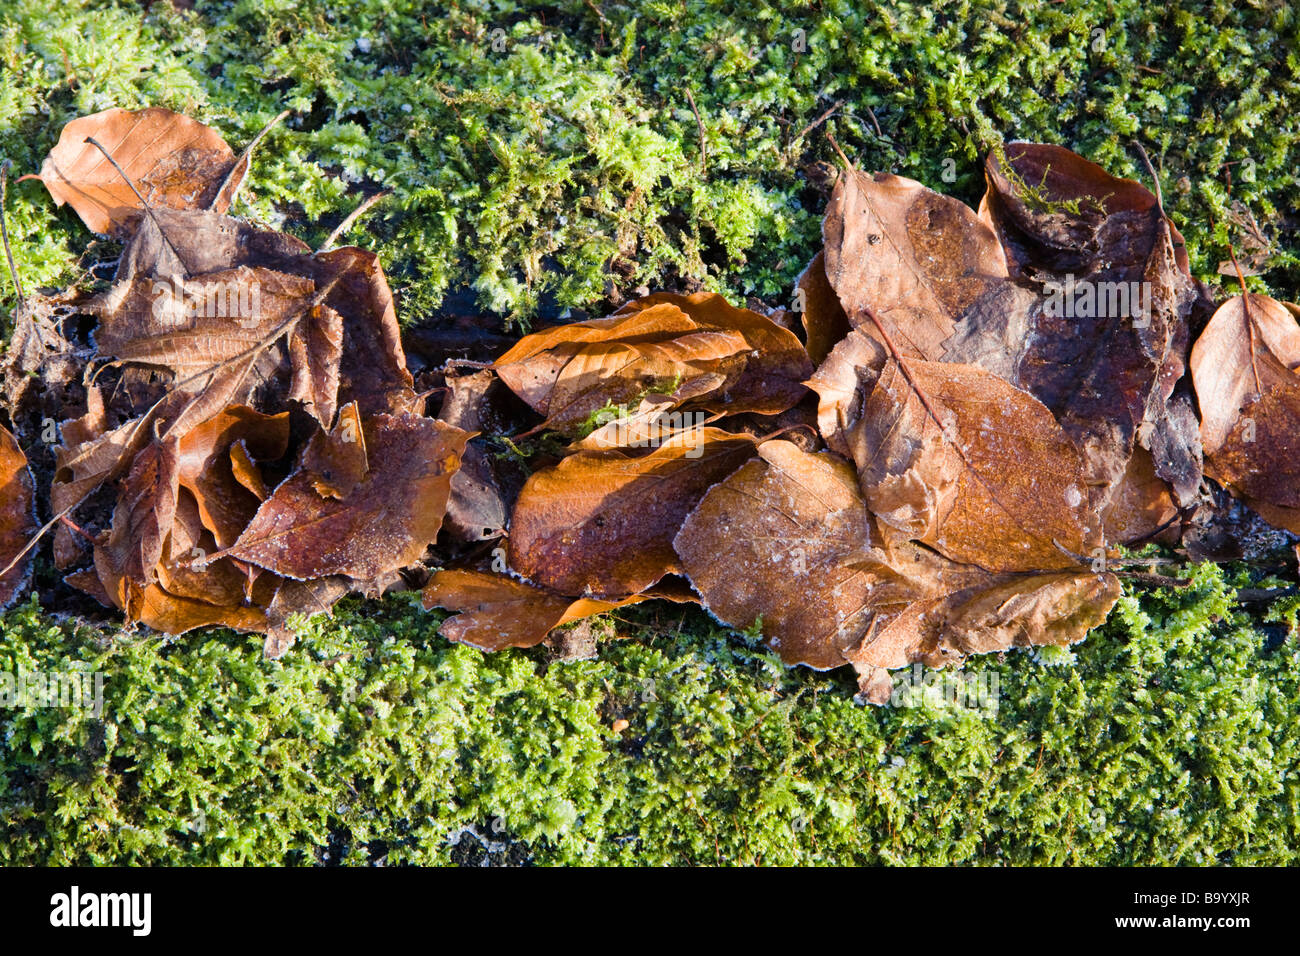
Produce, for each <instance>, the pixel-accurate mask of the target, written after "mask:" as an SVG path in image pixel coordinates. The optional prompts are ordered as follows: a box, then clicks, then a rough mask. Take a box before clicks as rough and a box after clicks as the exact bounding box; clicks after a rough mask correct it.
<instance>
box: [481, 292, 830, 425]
mask: <svg viewBox="0 0 1300 956" xmlns="http://www.w3.org/2000/svg"><path fill="white" fill-rule="evenodd" d="M495 368H496V371H497V374H498V375H499V376H500V377H501V380H502V381H503V382H505V383H506V385H507V386H509V388H510V389H511V390H512V391H514V392H515V394H517V395H518V396H519V397H520V398H522V399H523V400H524V401H526V402H527V403H528V404H529V405H530V406H532V407H533V408H534V409H535V410H536V411H537V412H538V413H540V414H542V415H545V416H546V423H545V424H546V425H547V427H550V428H554V429H556V430H561V431H570V430H574V429H575V428H576V427H577V426H579V425H581V424H583V423H585V422H587V421H588V420H589V419H590V417H591V416H592V414H593V413H595V412H597V411H599V410H601V409H603V408H606V407H608V406H611V405H613V406H617V405H624V404H637V403H639V402H640V400H641V399H642V398H643V397H644V396H645V395H647V394H648V393H652V392H661V393H663V394H665V395H667V396H668V397H669V398H670V399H671V400H672V402H673V404H674V406H687V407H692V408H704V409H708V410H710V411H719V412H726V413H729V414H730V413H738V412H749V411H756V412H764V413H776V412H780V411H784V410H785V409H787V408H789V407H790V406H792V405H794V404H795V403H796V402H798V400H799V399H800V398H801V397H802V396H803V395H804V394H805V390H804V388H803V386H802V385H801V384H800V382H801V380H802V378H805V377H807V374H808V373H809V372H811V364H810V363H809V362H808V358H807V355H806V353H805V352H804V349H803V346H802V345H800V344H799V340H798V339H797V338H795V337H794V335H793V334H792V333H791V332H789V331H788V330H786V329H782V328H781V327H780V326H778V325H776V324H775V323H774V322H772V320H771V319H769V318H767V317H766V316H762V315H759V314H758V313H756V312H751V311H749V310H748V309H737V308H734V307H732V306H730V305H728V304H727V303H726V302H725V300H723V299H722V298H721V296H714V295H707V294H697V295H694V296H674V295H668V294H666V293H663V294H659V295H652V296H648V297H646V298H644V299H640V300H638V301H636V302H632V303H629V304H628V305H626V306H624V308H623V309H622V310H621V311H620V312H617V313H615V314H614V315H612V316H610V317H608V318H604V319H595V320H592V321H589V322H575V323H573V324H571V325H562V326H558V327H556V328H553V329H548V330H546V331H544V332H539V333H535V334H533V335H529V336H525V337H524V338H523V339H522V340H520V342H519V343H518V344H517V345H516V346H515V347H514V348H512V349H510V350H509V351H508V352H506V354H505V355H503V356H501V358H499V359H498V360H497V362H496V365H495Z"/></svg>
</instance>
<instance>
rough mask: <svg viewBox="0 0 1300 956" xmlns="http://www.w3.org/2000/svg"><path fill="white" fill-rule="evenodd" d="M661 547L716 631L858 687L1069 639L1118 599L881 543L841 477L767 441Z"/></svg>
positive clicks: (1093, 588) (1107, 582)
mask: <svg viewBox="0 0 1300 956" xmlns="http://www.w3.org/2000/svg"><path fill="white" fill-rule="evenodd" d="M674 544H675V547H676V549H677V552H678V554H679V555H680V556H681V560H682V566H683V568H684V570H685V572H686V574H687V575H688V577H689V578H690V580H691V582H692V583H693V584H694V586H695V588H696V590H697V591H699V593H700V596H701V598H702V599H703V601H704V603H705V606H706V607H707V608H708V609H709V610H710V611H712V613H713V614H715V615H716V616H717V617H718V618H719V619H720V620H722V621H724V622H725V623H728V624H731V625H732V626H735V627H749V626H751V625H753V624H754V623H755V622H761V626H762V631H763V634H764V636H765V637H766V639H767V640H768V643H769V644H771V646H772V647H773V648H774V649H775V650H776V651H777V652H778V653H779V654H780V655H781V657H782V659H783V660H784V661H785V662H786V663H789V664H806V665H808V666H811V667H816V668H821V669H826V668H832V667H837V666H841V665H843V664H844V663H846V662H850V663H853V664H854V665H855V666H858V667H859V668H860V669H861V670H862V671H863V672H864V675H867V678H868V680H870V679H871V677H872V676H874V672H873V669H874V668H890V667H901V666H904V665H906V664H908V663H911V662H912V661H918V660H921V661H925V662H927V663H929V664H931V665H934V666H939V665H942V664H944V663H949V662H956V661H959V660H960V659H962V658H963V657H964V656H965V655H967V654H971V653H983V652H986V651H988V650H998V649H1005V648H1009V647H1013V646H1024V645H1027V644H1032V643H1040V642H1044V643H1045V642H1050V643H1068V642H1071V641H1077V640H1080V639H1082V638H1083V636H1084V635H1085V634H1086V633H1087V630H1088V628H1089V627H1091V626H1094V625H1095V624H1096V623H1100V621H1101V620H1104V619H1105V615H1106V613H1107V612H1108V611H1109V609H1110V606H1111V605H1112V604H1113V603H1114V601H1115V599H1116V598H1117V597H1118V595H1119V584H1118V581H1117V580H1116V579H1115V578H1114V576H1113V575H1109V574H1101V575H1096V574H1091V573H1086V572H1084V571H1082V570H1075V571H1065V572H1048V573H1011V574H993V573H990V572H988V571H986V570H983V569H981V568H977V567H973V566H970V565H960V564H957V563H955V562H951V561H948V560H946V559H943V558H940V557H939V556H937V555H935V553H934V552H933V551H929V550H928V549H919V548H917V547H915V546H913V545H910V544H908V543H907V542H905V541H901V540H898V539H893V540H891V536H890V535H888V534H886V533H885V532H884V530H883V529H882V527H881V526H880V525H878V524H877V523H876V522H875V521H874V520H873V518H872V517H871V515H870V512H869V511H868V509H867V505H866V501H865V500H864V499H863V497H862V494H861V492H860V490H859V487H858V476H857V474H856V473H855V472H854V469H853V468H852V467H851V466H849V465H848V464H846V463H844V462H843V461H841V460H839V459H838V458H837V457H835V456H833V455H831V454H829V453H827V452H821V453H812V454H810V453H808V452H804V451H801V450H800V449H798V448H797V447H795V446H794V445H793V444H791V443H789V442H785V441H781V440H774V441H768V442H765V443H763V444H762V445H761V446H759V457H758V458H757V459H755V460H753V461H750V462H749V463H747V464H746V465H744V466H743V467H741V468H740V469H739V470H737V471H736V472H735V473H733V474H732V475H731V476H730V477H729V478H727V479H726V480H725V481H723V482H721V483H719V484H718V485H716V486H714V487H713V488H712V489H710V491H709V492H708V494H706V495H705V496H704V498H703V499H702V500H701V502H700V504H699V506H698V507H697V508H696V510H695V511H694V512H692V513H691V515H690V516H689V517H688V518H687V519H686V521H685V522H684V523H683V525H682V530H681V531H680V532H679V533H678V535H677V538H676V540H675V542H674ZM874 684H875V689H876V690H877V691H879V690H880V688H881V687H882V686H883V685H881V684H880V683H879V682H878V681H875V682H874ZM877 702H879V701H877Z"/></svg>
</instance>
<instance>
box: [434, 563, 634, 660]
mask: <svg viewBox="0 0 1300 956" xmlns="http://www.w3.org/2000/svg"><path fill="white" fill-rule="evenodd" d="M650 597H652V595H650V594H633V595H631V596H630V597H622V598H616V599H613V600H598V599H595V598H572V597H564V596H563V595H559V594H556V593H554V592H553V591H548V590H546V589H545V588H540V587H537V586H535V585H532V584H526V583H524V582H522V581H516V580H515V579H514V578H509V577H506V576H505V575H503V574H493V573H491V572H488V571H475V570H458V569H451V570H446V571H439V572H438V573H437V574H435V575H434V576H433V577H432V578H430V579H429V583H428V584H427V585H426V586H425V588H424V606H425V608H426V609H428V608H435V607H442V608H446V609H447V610H449V611H457V612H459V613H458V614H457V615H456V616H454V617H450V618H448V619H447V620H445V621H443V623H442V626H441V627H440V628H439V629H438V633H439V634H441V635H442V636H443V637H445V638H447V639H448V640H449V641H456V642H457V643H459V644H468V645H469V646H470V647H477V648H478V649H479V650H481V651H500V650H504V649H505V648H507V647H533V646H535V645H537V644H540V643H542V641H544V640H545V639H546V635H547V634H549V633H550V632H551V630H552V629H553V628H557V627H560V626H561V625H564V624H569V623H571V622H573V621H577V620H580V619H582V618H585V617H591V616H593V615H596V614H602V613H604V612H605V611H612V610H614V609H615V608H620V607H626V606H627V605H629V604H637V603H639V602H641V601H645V600H647V599H649V598H650Z"/></svg>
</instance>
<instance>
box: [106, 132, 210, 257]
mask: <svg viewBox="0 0 1300 956" xmlns="http://www.w3.org/2000/svg"><path fill="white" fill-rule="evenodd" d="M85 141H86V142H87V143H89V144H90V145H91V146H94V147H95V148H96V149H97V150H99V151H100V152H101V153H103V154H104V158H105V159H107V160H108V161H109V162H110V163H112V164H113V168H114V169H116V170H117V173H118V175H119V176H121V177H122V181H123V182H124V183H126V184H127V186H129V187H130V189H131V192H133V193H135V198H136V199H138V200H140V205H141V206H143V207H144V211H145V212H146V213H147V214H148V216H149V218H150V219H152V220H153V224H154V225H155V226H157V227H158V234H159V235H160V236H162V240H163V242H165V243H167V248H168V249H170V250H171V251H172V255H174V256H175V257H176V261H177V262H179V263H180V264H181V266H182V267H184V269H185V271H186V272H187V273H188V272H189V265H188V264H187V263H186V262H185V257H184V256H182V255H181V254H180V252H179V251H178V250H177V248H176V247H175V246H174V245H172V241H171V240H170V239H168V238H167V232H166V230H164V229H163V227H162V223H161V222H159V221H158V217H157V216H155V215H154V214H153V208H152V207H151V206H150V205H149V204H148V203H147V202H145V199H144V197H143V196H141V195H140V190H138V189H136V188H135V183H133V182H131V177H130V176H128V175H127V174H126V170H125V169H123V168H122V167H121V166H119V165H118V163H117V160H116V159H114V158H113V154H112V153H110V152H109V151H108V150H106V149H105V148H104V147H103V146H101V145H100V144H99V141H98V140H96V139H95V137H93V136H87V137H86V140H85Z"/></svg>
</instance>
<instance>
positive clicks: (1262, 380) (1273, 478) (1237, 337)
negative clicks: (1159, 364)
mask: <svg viewBox="0 0 1300 956" xmlns="http://www.w3.org/2000/svg"><path fill="white" fill-rule="evenodd" d="M1191 368H1192V377H1193V380H1194V382H1195V384H1196V396H1197V399H1198V401H1199V402H1200V406H1201V415H1202V419H1201V441H1202V442H1203V444H1204V446H1205V455H1206V471H1207V472H1208V473H1209V475H1210V476H1211V477H1212V478H1214V479H1215V480H1216V481H1219V482H1220V483H1221V484H1223V485H1225V486H1227V487H1228V488H1229V489H1230V490H1231V491H1232V492H1233V493H1234V494H1236V495H1239V496H1240V497H1242V498H1243V499H1244V500H1245V501H1246V503H1247V504H1249V505H1250V506H1251V507H1252V508H1254V509H1255V510H1256V511H1258V512H1259V513H1260V514H1261V515H1263V517H1264V518H1265V519H1266V520H1267V521H1268V522H1269V523H1270V524H1273V525H1276V526H1278V527H1282V528H1286V529H1287V530H1289V531H1292V532H1295V533H1298V534H1300V372H1298V370H1300V325H1297V322H1296V317H1295V315H1293V314H1292V312H1290V311H1289V310H1288V309H1287V307H1286V306H1285V305H1284V304H1283V303H1280V302H1277V301H1276V300H1274V299H1270V298H1268V297H1267V296H1262V295H1250V296H1249V297H1246V296H1234V297H1233V298H1231V299H1229V300H1228V301H1227V302H1225V303H1224V304H1223V305H1222V306H1220V307H1219V309H1218V311H1216V312H1215V313H1214V316H1213V318H1211V320H1210V323H1209V324H1208V325H1207V326H1206V327H1205V331H1203V332H1202V333H1201V336H1200V338H1198V339H1197V341H1196V345H1195V346H1194V347H1193V349H1192V358H1191Z"/></svg>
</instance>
